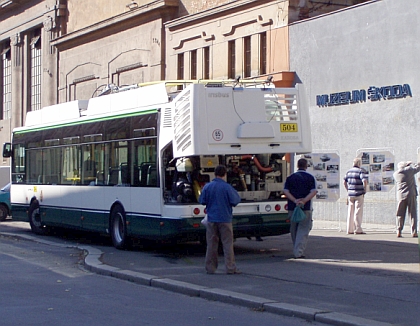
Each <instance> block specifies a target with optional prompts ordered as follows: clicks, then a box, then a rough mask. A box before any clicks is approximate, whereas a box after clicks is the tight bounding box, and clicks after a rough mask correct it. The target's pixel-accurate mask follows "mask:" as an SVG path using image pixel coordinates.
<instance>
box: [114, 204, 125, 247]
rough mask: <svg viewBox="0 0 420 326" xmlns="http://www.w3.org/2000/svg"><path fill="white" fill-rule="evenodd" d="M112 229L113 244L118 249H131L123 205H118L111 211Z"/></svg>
mask: <svg viewBox="0 0 420 326" xmlns="http://www.w3.org/2000/svg"><path fill="white" fill-rule="evenodd" d="M110 231H111V239H112V244H113V245H114V247H115V248H117V249H129V248H130V239H129V237H128V230H127V223H126V219H125V212H124V210H123V208H122V207H121V206H119V205H118V206H116V207H114V208H113V210H112V212H111V221H110Z"/></svg>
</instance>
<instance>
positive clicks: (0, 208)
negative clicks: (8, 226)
mask: <svg viewBox="0 0 420 326" xmlns="http://www.w3.org/2000/svg"><path fill="white" fill-rule="evenodd" d="M8 215H9V212H8V210H7V207H6V206H5V205H0V221H5V220H6V218H7V216H8Z"/></svg>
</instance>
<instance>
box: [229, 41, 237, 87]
mask: <svg viewBox="0 0 420 326" xmlns="http://www.w3.org/2000/svg"><path fill="white" fill-rule="evenodd" d="M235 51H236V49H235V41H234V40H233V41H229V43H228V76H229V78H232V79H234V78H235V77H236V76H235V65H236V56H235Z"/></svg>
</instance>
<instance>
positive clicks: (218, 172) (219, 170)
mask: <svg viewBox="0 0 420 326" xmlns="http://www.w3.org/2000/svg"><path fill="white" fill-rule="evenodd" d="M214 174H215V176H216V177H220V178H223V177H224V176H225V175H226V166H224V165H218V166H216V169H214Z"/></svg>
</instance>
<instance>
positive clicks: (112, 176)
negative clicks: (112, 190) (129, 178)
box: [108, 168, 120, 186]
mask: <svg viewBox="0 0 420 326" xmlns="http://www.w3.org/2000/svg"><path fill="white" fill-rule="evenodd" d="M119 174H120V169H119V168H109V174H108V186H116V185H117V184H118V177H119Z"/></svg>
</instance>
